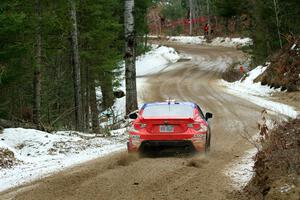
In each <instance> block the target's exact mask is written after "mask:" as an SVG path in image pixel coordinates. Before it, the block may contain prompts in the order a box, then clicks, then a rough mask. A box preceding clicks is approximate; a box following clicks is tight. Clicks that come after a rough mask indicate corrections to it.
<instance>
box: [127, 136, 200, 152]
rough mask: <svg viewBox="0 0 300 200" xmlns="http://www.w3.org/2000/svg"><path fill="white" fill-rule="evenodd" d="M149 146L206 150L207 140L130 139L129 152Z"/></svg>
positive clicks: (138, 150)
mask: <svg viewBox="0 0 300 200" xmlns="http://www.w3.org/2000/svg"><path fill="white" fill-rule="evenodd" d="M149 148H157V149H158V148H178V149H184V150H190V151H197V152H203V151H205V140H204V141H203V140H197V139H186V140H143V141H137V140H136V141H133V140H129V142H128V143H127V149H128V152H140V151H144V150H146V149H149Z"/></svg>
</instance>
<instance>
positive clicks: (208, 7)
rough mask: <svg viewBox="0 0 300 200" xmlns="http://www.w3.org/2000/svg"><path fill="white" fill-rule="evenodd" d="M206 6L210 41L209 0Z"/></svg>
mask: <svg viewBox="0 0 300 200" xmlns="http://www.w3.org/2000/svg"><path fill="white" fill-rule="evenodd" d="M206 6H207V24H208V38H209V39H210V32H211V26H210V2H209V0H206Z"/></svg>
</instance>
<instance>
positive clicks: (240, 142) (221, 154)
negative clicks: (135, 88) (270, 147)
mask: <svg viewBox="0 0 300 200" xmlns="http://www.w3.org/2000/svg"><path fill="white" fill-rule="evenodd" d="M171 46H173V47H175V48H176V49H177V50H178V51H179V52H181V53H185V54H187V55H189V56H191V57H192V59H191V60H189V61H184V62H178V63H176V64H173V65H171V66H169V69H168V70H167V71H164V72H161V73H159V74H155V75H151V76H148V77H146V78H145V81H146V83H147V84H146V87H144V88H143V92H142V93H141V94H142V95H141V96H140V98H142V99H143V100H144V101H160V100H165V99H166V98H168V97H170V98H174V99H177V100H183V101H193V102H196V103H198V104H199V105H201V107H203V108H204V110H205V111H210V112H212V113H213V114H214V118H213V120H212V122H211V125H212V146H211V153H210V154H209V155H207V156H204V155H198V156H196V157H160V158H138V157H135V156H128V155H127V153H126V152H121V153H118V154H114V155H111V156H107V157H105V158H100V159H97V160H93V161H91V162H88V163H84V164H82V165H80V166H76V167H74V168H72V169H68V170H66V171H63V172H59V173H58V174H54V175H52V176H50V177H47V178H44V179H42V180H38V181H36V182H34V183H30V184H28V185H25V186H21V187H18V188H14V189H11V190H8V191H5V192H3V193H0V199H18V200H21V199H23V200H29V199H30V200H32V199H41V200H42V199H43V200H44V199H55V200H59V199H70V200H77V199H78V200H88V199H104V200H106V199H114V200H115V199H131V200H132V199H166V200H167V199H172V200H173V199H189V200H192V199H211V200H217V199H228V198H229V197H228V196H227V194H228V191H230V190H232V187H231V186H230V182H231V180H230V179H229V178H228V177H226V176H225V175H224V173H223V171H224V169H225V168H226V166H228V164H229V163H231V162H232V161H233V160H235V159H236V157H238V156H241V155H242V154H243V153H244V152H245V150H247V149H249V148H251V146H250V144H248V143H247V141H246V140H245V139H243V138H242V137H241V136H240V135H241V134H243V133H244V132H245V131H247V132H248V134H255V132H257V131H256V122H257V120H258V119H259V116H260V114H259V113H260V112H259V111H260V108H259V107H257V106H255V105H254V104H251V103H249V102H247V101H245V100H243V99H240V98H238V97H235V96H231V95H229V94H227V93H225V92H223V90H222V88H221V87H219V86H218V85H217V84H216V81H217V80H218V79H219V78H220V74H221V72H222V71H223V70H224V68H225V67H226V66H228V65H229V64H231V63H233V62H236V61H238V60H240V59H243V53H242V52H240V51H237V50H235V49H230V48H219V47H203V46H196V45H175V44H172V45H171Z"/></svg>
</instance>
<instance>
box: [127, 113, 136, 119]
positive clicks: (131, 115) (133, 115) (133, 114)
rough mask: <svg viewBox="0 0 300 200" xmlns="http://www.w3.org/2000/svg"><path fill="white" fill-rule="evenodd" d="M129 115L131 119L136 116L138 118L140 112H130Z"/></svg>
mask: <svg viewBox="0 0 300 200" xmlns="http://www.w3.org/2000/svg"><path fill="white" fill-rule="evenodd" d="M128 117H129V119H136V118H138V114H137V113H135V112H134V113H130V114H129V115H128Z"/></svg>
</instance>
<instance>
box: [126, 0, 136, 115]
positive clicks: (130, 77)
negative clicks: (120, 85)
mask: <svg viewBox="0 0 300 200" xmlns="http://www.w3.org/2000/svg"><path fill="white" fill-rule="evenodd" d="M133 11H134V0H125V9H124V25H125V56H124V57H125V77H126V114H128V113H130V112H131V111H133V110H136V109H137V108H138V106H137V92H136V69H135V34H134V16H133Z"/></svg>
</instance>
